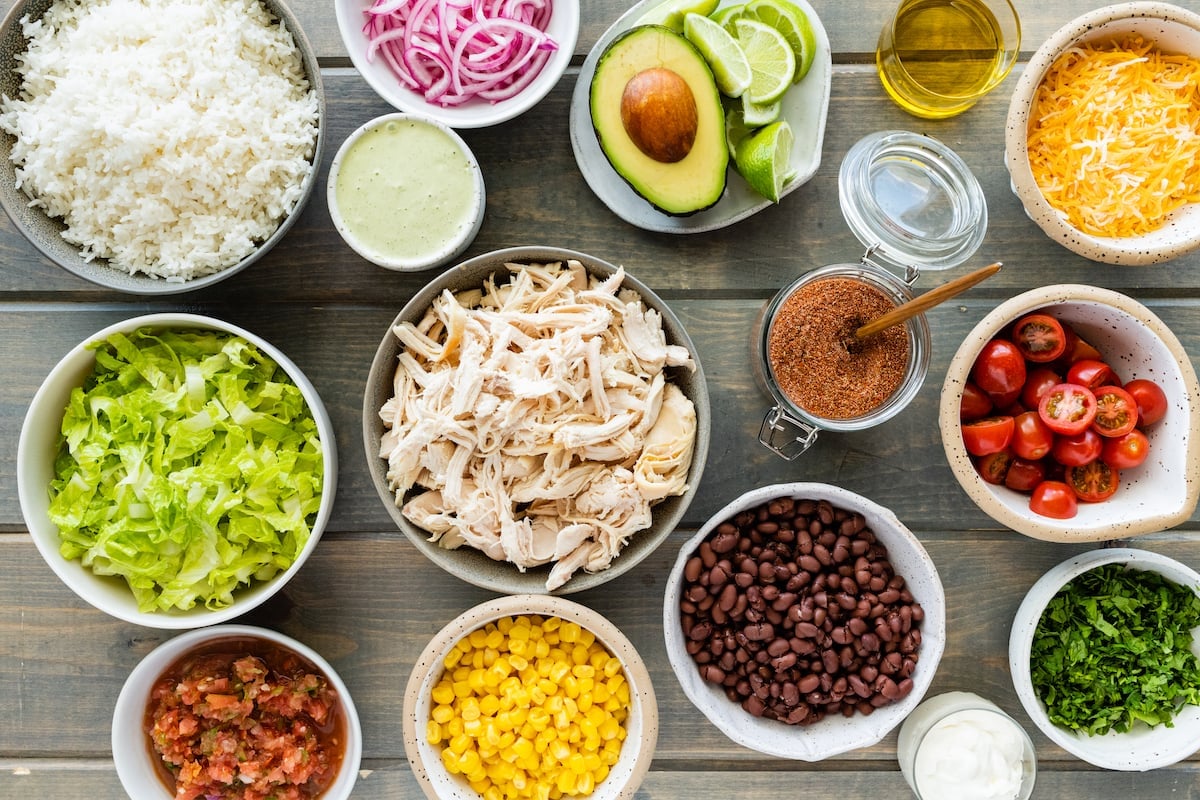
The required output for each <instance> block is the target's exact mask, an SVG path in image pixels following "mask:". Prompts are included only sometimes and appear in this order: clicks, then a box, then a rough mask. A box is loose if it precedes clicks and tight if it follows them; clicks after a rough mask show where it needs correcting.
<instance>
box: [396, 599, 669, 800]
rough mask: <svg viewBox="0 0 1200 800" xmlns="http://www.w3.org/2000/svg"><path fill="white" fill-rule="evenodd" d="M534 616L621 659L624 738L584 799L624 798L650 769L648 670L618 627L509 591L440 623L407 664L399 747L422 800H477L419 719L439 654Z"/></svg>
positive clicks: (654, 728) (583, 610)
mask: <svg viewBox="0 0 1200 800" xmlns="http://www.w3.org/2000/svg"><path fill="white" fill-rule="evenodd" d="M525 615H536V616H539V617H542V618H547V617H557V618H558V619H560V620H563V621H567V622H574V623H577V624H578V625H579V626H580V627H582V628H584V629H585V630H588V631H591V632H592V633H593V634H595V636H596V641H598V642H600V643H601V644H602V645H603V646H604V648H605V649H606V650H607V651H608V652H609V653H610V654H611V655H613V656H615V657H616V658H617V659H618V660H619V661H620V662H621V666H622V668H623V672H624V675H625V680H626V681H628V683H629V689H630V692H629V695H630V708H629V716H628V718H627V719H626V720H625V722H624V725H623V727H624V728H625V733H626V735H625V741H624V743H623V744H622V746H621V753H620V756H619V758H618V759H617V762H616V763H615V764H613V765H612V767H611V768H610V771H609V773H608V776H607V777H606V778H604V779H603V780H602V781H600V782H599V783H597V784H596V788H595V791H594V792H593V793H592V794H591V795H590V796H589V797H590V798H591V800H629V798H632V797H633V796H634V794H635V793H636V792H637V789H638V786H639V785H640V784H641V782H642V779H643V778H644V777H645V775H646V771H647V770H648V769H649V768H650V761H651V760H652V759H653V757H654V748H655V746H656V744H657V743H658V702H657V700H656V699H655V696H654V687H653V686H652V685H651V683H650V673H649V672H648V671H647V669H646V665H645V663H644V662H643V661H642V658H641V656H640V655H638V652H637V650H635V649H634V647H633V645H632V644H631V643H630V642H629V640H628V639H626V638H625V635H624V634H623V633H621V631H620V630H619V629H618V628H617V627H616V626H615V625H613V624H612V623H611V622H609V621H608V620H607V619H606V618H605V617H603V616H602V615H600V614H599V613H597V612H595V611H593V610H592V609H590V608H588V607H587V606H584V605H580V604H579V603H576V602H573V601H571V600H567V599H565V598H562V597H555V596H553V595H510V596H507V597H500V598H496V599H495V600H489V601H488V602H486V603H481V604H480V605H477V606H475V607H474V608H471V609H469V610H467V611H465V612H463V613H462V614H461V615H459V616H458V617H457V618H455V619H454V620H452V621H451V622H450V623H449V624H448V625H446V627H444V628H442V630H441V631H439V632H438V634H437V635H436V636H434V637H433V640H432V641H430V642H429V644H428V645H427V646H426V647H425V650H424V651H423V652H422V653H421V655H420V656H419V657H418V658H417V661H416V663H415V664H414V665H413V670H412V674H411V676H410V677H409V679H408V685H407V687H406V689H405V692H404V718H403V720H402V722H403V731H404V751H405V753H406V754H407V755H408V761H409V764H410V765H411V766H412V771H413V776H414V777H416V779H417V782H418V783H419V784H420V785H421V789H422V790H423V791H424V792H425V795H426V796H427V797H428V798H429V800H478V798H479V793H478V792H476V791H474V790H473V789H471V787H470V786H468V784H467V781H466V780H465V779H464V778H463V777H462V776H461V775H452V774H451V773H450V772H449V770H447V769H446V767H445V765H444V764H443V763H442V759H441V751H440V748H438V747H435V746H433V745H431V744H429V741H428V740H427V738H426V728H425V726H426V722H427V721H428V720H429V718H430V713H431V708H432V697H431V695H432V692H433V689H434V687H435V686H436V685H437V683H438V681H439V680H440V679H441V677H442V674H443V672H444V667H443V659H444V658H445V657H446V654H447V653H449V652H450V650H451V649H452V648H454V646H455V645H456V644H457V643H458V641H459V640H461V639H462V638H463V637H465V636H468V635H470V634H471V632H472V631H475V630H478V629H480V628H483V627H484V626H485V625H487V624H488V623H489V622H495V621H496V620H499V619H500V618H502V617H512V616H525Z"/></svg>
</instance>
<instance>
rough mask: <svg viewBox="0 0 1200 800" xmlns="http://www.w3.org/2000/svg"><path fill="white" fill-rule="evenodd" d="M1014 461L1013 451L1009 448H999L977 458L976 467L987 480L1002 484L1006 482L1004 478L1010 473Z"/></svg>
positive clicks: (998, 484)
mask: <svg viewBox="0 0 1200 800" xmlns="http://www.w3.org/2000/svg"><path fill="white" fill-rule="evenodd" d="M1012 463H1013V457H1012V453H1010V452H1008V451H1007V450H997V451H996V452H995V453H988V454H987V455H986V456H983V457H981V458H979V459H977V460H976V462H975V468H976V469H977V470H979V476H980V477H981V478H983V479H984V480H985V481H987V482H988V483H994V484H996V485H997V486H1000V485H1003V484H1004V478H1005V476H1007V475H1008V468H1009V467H1010V466H1011V465H1012Z"/></svg>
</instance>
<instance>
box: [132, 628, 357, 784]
mask: <svg viewBox="0 0 1200 800" xmlns="http://www.w3.org/2000/svg"><path fill="white" fill-rule="evenodd" d="M225 638H246V639H259V640H263V641H267V642H270V643H272V644H275V645H279V646H282V647H284V648H286V649H289V650H292V651H293V652H295V653H297V654H299V655H300V656H302V657H303V658H305V659H307V660H308V661H309V662H311V663H312V664H313V665H314V666H315V667H316V668H317V669H318V670H319V671H320V672H321V673H322V674H323V675H324V676H325V678H326V679H327V680H328V681H329V683H330V684H331V685H332V686H333V688H334V690H335V691H336V692H337V693H338V699H339V700H340V701H341V704H342V712H343V714H344V715H345V717H346V740H347V741H346V751H345V753H344V754H343V755H342V764H341V766H340V767H339V768H338V779H337V780H336V781H335V782H334V784H333V785H331V786H330V788H329V791H327V792H326V793H325V794H323V795H321V797H322V798H324V800H345V798H348V797H349V796H350V793H351V791H352V790H353V788H354V784H355V782H356V781H357V779H358V769H359V766H360V764H361V763H362V745H363V734H362V725H361V722H360V721H359V717H358V709H357V708H356V707H355V705H354V699H353V698H352V697H351V696H350V691H349V690H348V689H347V688H346V684H345V682H344V681H343V680H342V677H341V676H340V675H339V674H338V672H337V670H335V669H334V668H333V666H332V665H331V664H330V663H329V662H328V661H327V660H326V659H325V658H324V657H323V656H322V655H321V654H320V653H318V652H317V651H316V650H315V649H313V648H312V647H309V646H308V645H306V644H304V643H303V642H300V641H298V640H296V639H293V638H292V637H290V636H288V635H287V634H284V633H280V632H279V631H275V630H271V629H270V628H263V627H258V626H255V625H243V624H235V625H214V626H212V627H208V628H199V629H196V630H191V631H187V632H185V633H181V634H179V635H177V636H173V637H171V638H169V639H167V640H165V641H164V642H162V643H161V644H159V645H158V646H156V647H155V648H154V649H153V650H151V651H150V652H149V653H147V654H146V655H145V656H143V658H142V659H141V661H139V662H138V663H137V665H136V666H135V667H134V668H133V670H132V671H131V672H130V673H129V676H128V677H127V678H126V679H125V683H124V684H122V686H121V691H120V693H119V694H118V695H117V700H116V703H115V705H114V706H113V721H112V733H111V738H112V755H113V763H114V766H115V767H116V770H117V777H118V778H119V779H120V781H121V785H122V786H123V787H124V788H125V791H126V792H128V793H129V795H130V796H131V797H144V796H145V795H144V794H143V792H144V791H145V786H144V785H142V784H141V783H135V778H136V777H137V776H136V775H135V774H134V772H135V771H141V770H140V768H139V767H140V765H146V764H149V765H150V766H151V769H153V768H154V765H153V760H154V759H153V756H152V755H151V751H150V748H149V746H145V747H136V746H133V744H132V743H134V742H136V741H137V740H138V737H139V736H145V734H144V732H143V730H142V727H141V722H142V717H143V715H144V713H145V709H146V705H147V703H148V701H149V696H150V690H151V688H152V687H153V683H154V681H156V680H157V679H158V677H159V676H160V675H162V674H163V672H164V671H165V670H166V669H167V667H169V666H171V664H173V663H174V662H175V661H177V660H178V659H179V658H180V657H181V656H183V655H184V654H185V653H187V652H188V651H190V650H192V649H194V648H195V647H198V646H200V645H203V644H206V643H207V642H211V641H214V640H217V639H225ZM135 705H136V709H137V710H136V714H134V712H132V711H131V710H130V709H131V707H133V706H135ZM135 719H136V721H137V724H136V725H135V724H130V723H132V722H133V720H135ZM343 776H348V777H343ZM335 788H336V789H337V791H334V789H335ZM162 790H163V791H162V795H161V797H160V798H158V800H170V797H171V793H170V791H169V790H168V789H167V788H166V787H165V786H163V787H162Z"/></svg>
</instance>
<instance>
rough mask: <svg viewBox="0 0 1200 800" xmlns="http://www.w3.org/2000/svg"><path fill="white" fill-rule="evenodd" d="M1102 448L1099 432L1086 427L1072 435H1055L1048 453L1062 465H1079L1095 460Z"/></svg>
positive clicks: (1102, 442)
mask: <svg viewBox="0 0 1200 800" xmlns="http://www.w3.org/2000/svg"><path fill="white" fill-rule="evenodd" d="M1103 450H1104V440H1103V439H1102V438H1101V436H1100V434H1098V433H1096V432H1095V431H1094V430H1092V429H1091V428H1086V429H1085V430H1082V431H1080V432H1079V433H1077V434H1075V435H1073V436H1055V437H1054V446H1053V447H1051V448H1050V455H1051V457H1053V458H1054V460H1055V461H1057V462H1058V463H1060V464H1062V465H1063V466H1066V467H1079V466H1082V465H1084V464H1087V463H1089V462H1092V461H1095V460H1096V459H1097V458H1099V457H1100V454H1101V453H1102V452H1103Z"/></svg>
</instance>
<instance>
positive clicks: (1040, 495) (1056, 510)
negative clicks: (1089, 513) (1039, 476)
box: [1029, 481, 1079, 519]
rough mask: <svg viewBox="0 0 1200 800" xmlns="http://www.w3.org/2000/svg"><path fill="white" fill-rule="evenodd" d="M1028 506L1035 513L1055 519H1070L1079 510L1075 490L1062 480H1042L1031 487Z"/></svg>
mask: <svg viewBox="0 0 1200 800" xmlns="http://www.w3.org/2000/svg"><path fill="white" fill-rule="evenodd" d="M1029 508H1030V509H1031V510H1032V511H1033V513H1035V514H1041V515H1042V516H1043V517H1054V518H1055V519H1070V518H1071V517H1073V516H1075V514H1076V513H1078V511H1079V505H1078V503H1076V501H1075V492H1074V491H1072V490H1071V487H1070V486H1068V485H1067V484H1065V483H1063V482H1062V481H1042V482H1041V483H1039V484H1038V485H1037V486H1035V487H1033V496H1032V497H1030V498H1029Z"/></svg>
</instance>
